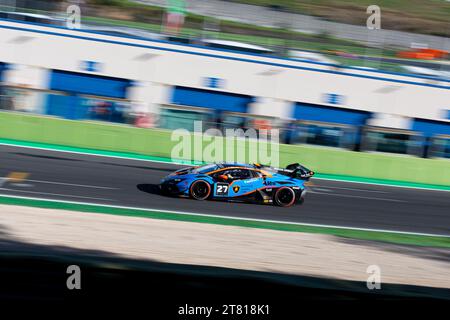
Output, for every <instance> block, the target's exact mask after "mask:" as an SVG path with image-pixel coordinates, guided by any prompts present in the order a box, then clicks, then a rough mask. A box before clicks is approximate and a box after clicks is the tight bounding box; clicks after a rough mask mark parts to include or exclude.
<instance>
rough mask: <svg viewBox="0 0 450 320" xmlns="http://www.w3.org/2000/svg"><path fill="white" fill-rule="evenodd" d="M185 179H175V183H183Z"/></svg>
mask: <svg viewBox="0 0 450 320" xmlns="http://www.w3.org/2000/svg"><path fill="white" fill-rule="evenodd" d="M183 180H184V179H181V178H176V179H173V181H175V182H177V183H178V182H181V181H183Z"/></svg>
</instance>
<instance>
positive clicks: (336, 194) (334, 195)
mask: <svg viewBox="0 0 450 320" xmlns="http://www.w3.org/2000/svg"><path fill="white" fill-rule="evenodd" d="M307 192H308V193H316V194H322V195H325V196H333V197H343V198H357V199H368V200H380V201H391V202H407V201H404V200H397V199H388V198H375V197H365V196H354V195H350V194H340V193H328V192H319V191H314V190H308V191H307Z"/></svg>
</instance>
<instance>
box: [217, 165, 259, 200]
mask: <svg viewBox="0 0 450 320" xmlns="http://www.w3.org/2000/svg"><path fill="white" fill-rule="evenodd" d="M221 175H225V176H227V180H225V181H220V182H217V183H215V185H214V196H216V197H231V198H234V197H240V196H243V195H247V194H250V193H252V192H253V191H255V190H256V189H258V188H261V187H262V186H263V179H262V177H258V176H256V175H255V174H254V173H253V172H252V170H249V169H246V168H233V169H228V170H224V171H223V172H221Z"/></svg>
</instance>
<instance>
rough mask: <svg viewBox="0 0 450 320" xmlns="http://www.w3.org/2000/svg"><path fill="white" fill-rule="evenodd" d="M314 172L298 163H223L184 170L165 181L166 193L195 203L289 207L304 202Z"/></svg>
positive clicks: (161, 187)
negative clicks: (240, 203) (272, 164)
mask: <svg viewBox="0 0 450 320" xmlns="http://www.w3.org/2000/svg"><path fill="white" fill-rule="evenodd" d="M312 175H314V172H312V171H311V170H309V169H307V168H305V167H303V166H302V165H300V164H298V163H294V164H290V165H288V166H287V167H286V168H285V169H280V168H273V167H267V166H262V165H259V164H251V165H250V164H238V163H219V164H208V165H205V166H199V167H189V168H183V169H180V170H177V171H175V172H174V173H172V174H170V175H168V176H167V177H165V178H164V179H162V180H161V184H160V185H159V188H160V190H161V192H162V193H163V194H166V195H174V196H184V197H190V198H192V199H195V200H206V199H215V200H227V201H239V202H253V203H270V204H274V205H277V206H281V207H289V206H292V205H293V204H295V203H303V201H304V198H305V193H306V187H305V182H306V181H308V180H309V178H310V177H311V176H312Z"/></svg>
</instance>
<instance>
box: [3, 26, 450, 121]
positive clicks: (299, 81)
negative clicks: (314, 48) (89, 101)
mask: <svg viewBox="0 0 450 320" xmlns="http://www.w3.org/2000/svg"><path fill="white" fill-rule="evenodd" d="M11 27H14V28H20V30H18V29H14V30H13V29H10V28H11ZM22 29H23V30H22ZM49 32H51V34H49ZM0 45H1V48H2V50H0V61H1V62H6V63H13V64H23V65H27V66H34V67H39V68H47V69H61V70H68V71H74V72H86V71H84V70H83V68H82V65H83V61H95V62H97V63H98V66H99V70H98V71H97V72H86V73H93V74H99V75H104V76H113V77H119V78H125V79H131V80H135V81H136V82H137V84H138V87H137V88H134V89H132V90H130V92H129V94H128V97H129V98H130V99H132V100H133V101H136V105H139V106H141V108H143V109H146V110H148V111H153V110H156V109H157V105H159V104H164V103H167V102H168V101H169V92H170V88H171V87H172V86H174V85H180V86H187V87H195V88H204V89H208V88H206V87H205V81H204V79H205V78H206V77H215V78H220V79H222V81H221V83H222V84H223V86H222V87H221V88H219V89H217V90H220V91H226V92H234V93H241V94H246V95H251V96H255V97H259V98H258V100H257V103H255V104H253V105H252V107H251V110H252V112H255V113H258V114H262V115H272V116H275V117H283V118H288V117H290V116H291V115H292V103H291V102H293V101H299V102H306V103H314V104H321V105H332V104H328V103H327V100H326V99H325V97H326V95H327V94H338V95H340V96H341V99H340V100H341V102H340V104H338V105H334V106H339V107H343V108H351V109H358V110H366V111H371V112H380V113H388V114H394V115H399V116H408V117H418V118H426V119H433V120H441V121H449V120H448V119H444V114H446V113H445V112H443V110H448V109H450V82H444V81H434V80H433V81H431V80H429V79H422V78H417V77H409V76H404V75H391V74H386V73H379V72H371V71H367V70H350V69H336V68H335V67H333V66H329V65H317V64H312V63H307V62H300V61H292V60H286V59H277V58H268V57H260V56H255V55H246V54H238V53H229V52H223V51H218V50H209V49H205V48H196V47H189V46H183V45H175V44H169V43H160V42H153V41H142V40H134V39H126V38H118V37H112V36H105V35H97V34H92V33H86V32H82V31H74V30H65V29H58V28H50V27H41V26H34V25H26V24H20V23H13V22H5V21H0ZM41 70H42V69H41ZM30 77H31V76H30ZM19 78H21V77H19V76H16V77H8V81H13V82H14V81H18V82H20V81H23V80H20V81H19V80H14V79H19ZM23 78H24V77H23V76H22V79H23ZM25 78H26V77H25ZM30 82H31V83H33V84H34V85H36V87H39V86H41V85H42V83H39V81H37V82H36V81H34V80H30ZM405 82H410V83H405ZM427 84H432V85H433V86H434V87H433V86H426V85H427Z"/></svg>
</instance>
